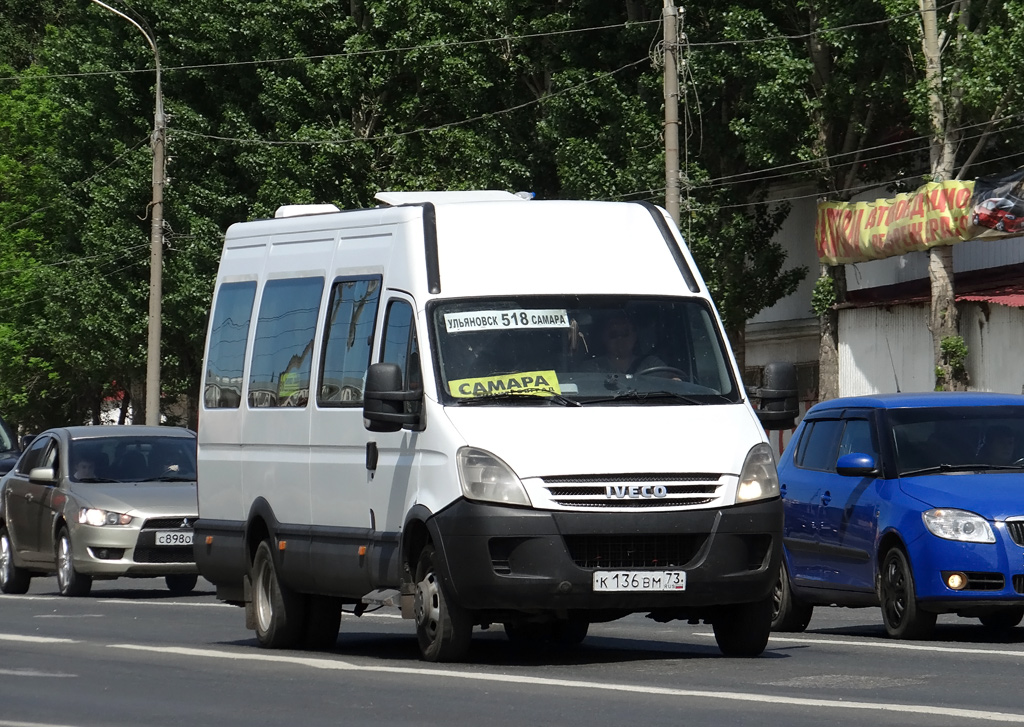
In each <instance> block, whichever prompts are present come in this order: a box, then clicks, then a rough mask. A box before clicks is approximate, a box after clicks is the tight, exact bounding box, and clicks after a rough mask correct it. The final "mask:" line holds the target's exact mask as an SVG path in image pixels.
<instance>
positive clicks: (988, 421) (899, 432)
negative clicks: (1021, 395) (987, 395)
mask: <svg viewBox="0 0 1024 727" xmlns="http://www.w3.org/2000/svg"><path fill="white" fill-rule="evenodd" d="M889 418H890V422H891V423H892V433H893V439H894V444H895V446H896V465H897V468H898V471H899V474H900V475H910V474H927V473H929V472H944V471H946V472H948V471H964V470H971V471H976V470H994V471H998V470H1000V469H1006V468H1009V469H1017V470H1020V469H1021V468H1022V466H1024V459H1022V457H1024V407H1019V406H984V407H934V408H921V409H917V408H907V409H894V410H892V411H890V413H889Z"/></svg>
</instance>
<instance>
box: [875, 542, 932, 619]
mask: <svg viewBox="0 0 1024 727" xmlns="http://www.w3.org/2000/svg"><path fill="white" fill-rule="evenodd" d="M878 596H879V600H880V601H881V604H882V621H883V622H884V623H885V631H886V633H888V634H889V636H890V637H892V638H894V639H925V638H928V636H930V635H931V633H932V630H933V629H934V628H935V620H936V618H937V614H934V613H929V612H927V611H922V610H921V609H920V607H919V605H918V603H917V591H916V590H915V588H914V574H913V572H912V571H911V570H910V561H909V560H907V556H906V554H905V553H904V552H903V551H902V550H901V549H900V548H891V549H890V550H889V552H888V553H886V554H885V558H884V559H883V560H882V573H881V578H880V583H879V594H878Z"/></svg>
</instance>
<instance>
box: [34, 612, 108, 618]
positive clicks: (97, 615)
mask: <svg viewBox="0 0 1024 727" xmlns="http://www.w3.org/2000/svg"><path fill="white" fill-rule="evenodd" d="M32 618H106V616H105V615H104V614H102V613H37V614H36V615H35V616H33V617H32Z"/></svg>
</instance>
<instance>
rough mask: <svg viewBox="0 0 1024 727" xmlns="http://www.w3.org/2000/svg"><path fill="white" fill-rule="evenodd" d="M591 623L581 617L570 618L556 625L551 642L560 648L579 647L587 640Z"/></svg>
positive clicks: (557, 622)
mask: <svg viewBox="0 0 1024 727" xmlns="http://www.w3.org/2000/svg"><path fill="white" fill-rule="evenodd" d="M589 630H590V621H588V620H587V619H585V618H580V617H570V618H568V619H565V620H559V621H556V622H555V623H554V628H553V629H552V635H551V640H552V641H554V642H555V643H556V644H558V645H559V646H579V645H580V644H582V643H583V640H584V639H585V638H587V632H588V631H589Z"/></svg>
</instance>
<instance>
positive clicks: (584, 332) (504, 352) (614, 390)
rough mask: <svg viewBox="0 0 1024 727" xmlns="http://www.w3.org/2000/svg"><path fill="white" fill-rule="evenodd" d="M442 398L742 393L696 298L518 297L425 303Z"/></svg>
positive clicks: (685, 398) (676, 402) (706, 398)
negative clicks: (427, 306)
mask: <svg viewBox="0 0 1024 727" xmlns="http://www.w3.org/2000/svg"><path fill="white" fill-rule="evenodd" d="M428 313H429V315H430V320H431V324H432V331H431V334H432V339H433V344H434V350H435V352H436V356H435V360H436V362H437V374H438V382H439V389H440V392H439V394H440V397H441V400H442V401H443V402H444V403H446V404H453V405H458V404H468V403H473V404H477V405H479V404H489V405H494V406H538V405H539V406H545V405H562V406H566V405H569V406H575V405H578V404H579V405H587V404H600V405H627V406H637V405H650V406H693V405H695V404H696V405H700V404H720V403H730V402H737V401H740V398H741V397H740V393H739V391H738V388H737V386H736V382H735V380H734V377H733V375H732V372H731V369H730V366H729V363H728V362H729V358H728V356H727V354H726V350H725V347H724V344H723V339H722V336H721V335H720V333H719V330H718V326H717V324H716V319H715V316H714V314H713V312H712V310H711V308H710V306H709V305H708V304H707V302H706V301H704V300H702V299H700V298H666V297H649V298H637V297H635V296H630V297H623V296H607V295H602V296H597V295H562V296H522V297H512V298H510V297H500V298H475V299H460V300H457V301H436V302H434V303H433V304H431V306H430V307H429V308H428Z"/></svg>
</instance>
